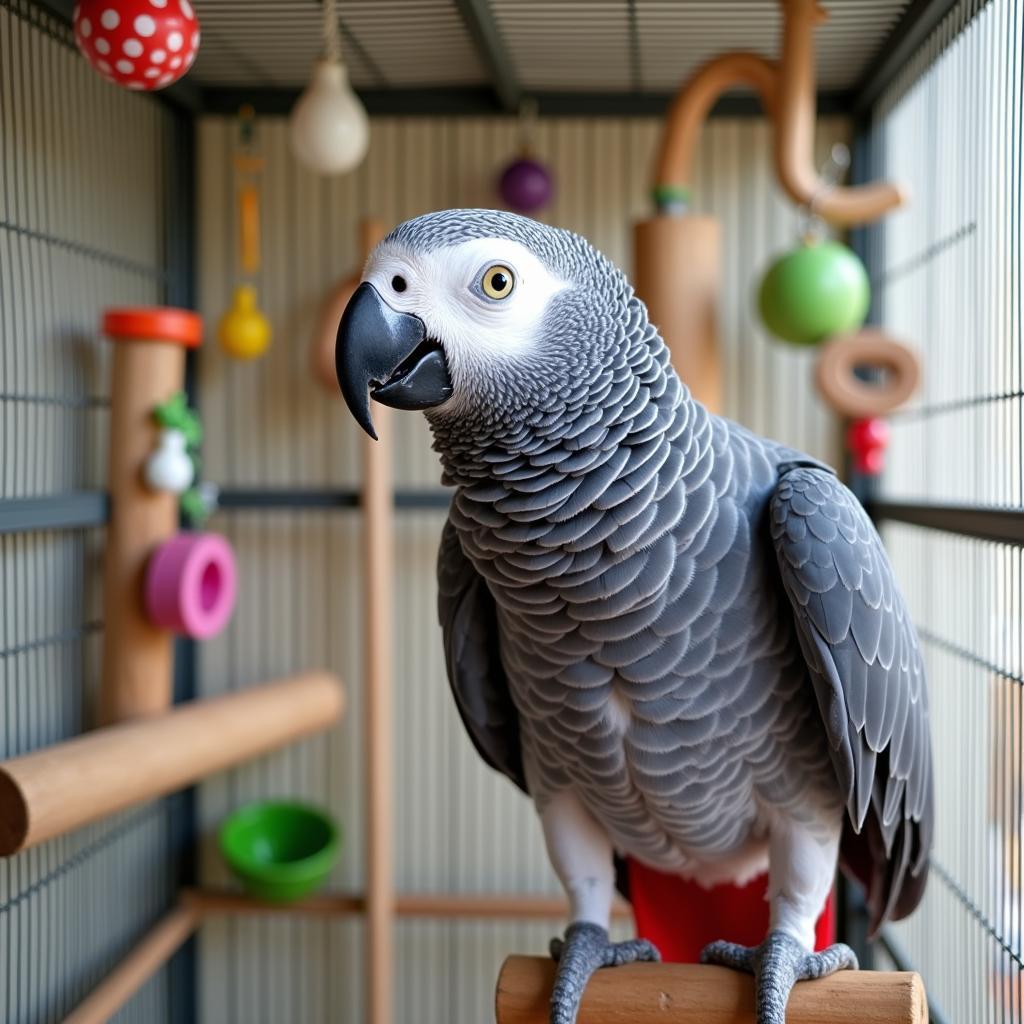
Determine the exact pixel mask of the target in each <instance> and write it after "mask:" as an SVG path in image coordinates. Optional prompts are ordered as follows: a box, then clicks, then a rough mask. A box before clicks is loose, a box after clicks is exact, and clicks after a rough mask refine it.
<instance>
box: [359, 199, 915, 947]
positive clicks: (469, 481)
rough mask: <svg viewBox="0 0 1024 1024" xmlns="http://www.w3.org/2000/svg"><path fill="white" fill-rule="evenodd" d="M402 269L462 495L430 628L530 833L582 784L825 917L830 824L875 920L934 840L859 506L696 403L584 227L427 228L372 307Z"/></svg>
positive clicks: (656, 830)
mask: <svg viewBox="0 0 1024 1024" xmlns="http://www.w3.org/2000/svg"><path fill="white" fill-rule="evenodd" d="M503 254H505V255H503ZM491 261H494V263H495V264H500V265H501V266H503V267H505V266H506V265H507V267H510V268H515V267H516V266H517V264H519V265H521V267H528V268H529V272H528V273H522V274H521V275H520V277H519V280H518V283H517V285H516V288H515V291H514V292H512V293H511V294H510V296H509V298H508V300H507V301H506V302H503V303H501V304H499V305H498V306H495V307H494V308H491V307H490V306H488V305H487V304H486V302H485V301H484V300H483V299H480V298H479V296H478V295H477V294H476V292H474V291H472V290H467V282H468V281H470V279H474V280H478V277H477V276H476V275H478V274H479V273H480V271H481V268H482V267H484V266H488V265H493V264H491ZM396 268H397V269H396ZM452 268H455V269H452ZM399 270H400V271H401V272H402V274H403V277H405V278H407V279H408V283H409V288H408V289H405V290H403V293H402V294H401V295H397V296H391V297H390V299H389V301H393V302H394V304H395V308H396V309H400V310H402V311H403V312H406V313H411V314H413V315H416V316H421V317H422V318H423V321H424V323H425V324H426V325H427V328H428V329H429V331H430V332H431V335H430V336H431V338H432V340H435V341H436V342H437V344H438V345H439V346H440V347H441V348H442V349H443V351H444V354H445V357H446V358H447V360H448V362H449V364H450V369H451V377H452V382H453V391H452V397H451V399H450V401H446V402H445V403H443V404H440V405H437V406H433V407H430V408H428V409H427V412H426V415H427V419H428V422H429V424H430V427H431V430H432V432H433V437H434V447H435V449H436V450H437V452H438V454H439V455H440V458H441V465H442V481H443V482H444V483H445V484H446V485H449V486H451V487H453V488H454V495H453V499H452V503H451V507H450V511H449V520H448V523H447V525H446V527H445V531H444V534H443V538H442V543H441V552H440V556H439V561H438V576H439V583H440V597H439V609H440V616H441V623H442V627H443V632H444V647H445V656H446V660H447V665H448V675H449V680H450V683H451V687H452V691H453V693H454V695H455V699H456V703H457V705H458V709H459V712H460V714H461V716H462V719H463V721H464V723H465V725H466V728H467V730H468V731H469V734H470V736H471V738H472V740H473V742H474V744H475V745H476V747H477V749H478V751H479V752H480V754H481V755H482V756H483V758H484V759H485V760H486V761H487V763H488V764H490V765H492V766H493V767H495V768H497V769H498V770H499V771H502V772H504V774H506V775H507V776H509V778H511V779H512V780H513V781H514V782H515V783H516V784H517V785H519V786H520V787H521V788H523V789H528V790H529V792H530V795H531V797H532V798H533V799H534V801H535V802H536V804H537V807H538V809H539V810H540V812H541V815H542V817H543V816H544V814H545V808H550V807H552V806H553V805H556V804H557V801H558V799H559V798H560V797H561V796H562V795H564V794H565V793H566V792H571V794H572V795H573V797H574V799H576V800H577V801H579V803H580V804H581V805H582V810H583V811H585V812H586V813H587V814H588V815H590V816H591V817H592V818H593V819H594V821H595V822H597V823H598V824H599V826H600V830H601V833H602V834H603V835H604V836H605V837H606V838H607V841H608V842H609V843H610V844H611V845H612V846H613V847H615V848H616V849H617V850H619V851H621V852H623V853H626V854H629V855H630V856H631V857H633V858H635V859H637V860H639V861H642V862H644V863H645V864H647V865H649V866H652V867H654V868H657V869H659V870H662V871H669V872H679V873H682V874H685V875H688V876H689V877H694V878H698V879H699V880H700V881H702V882H705V883H706V884H716V882H718V881H725V880H737V879H740V878H743V879H749V878H751V877H753V876H754V875H755V874H757V873H759V872H761V871H763V870H764V868H765V867H766V866H767V860H768V858H769V849H768V847H769V845H770V843H769V838H770V837H771V836H772V835H773V834H774V832H773V830H774V829H775V828H776V827H778V828H779V829H780V830H786V829H788V830H790V833H789V834H791V835H797V836H798V837H799V842H801V843H803V844H804V846H803V853H804V854H806V856H807V857H809V858H810V859H811V861H813V862H814V864H815V865H816V867H815V872H814V873H815V877H814V879H813V887H812V888H813V892H812V893H811V894H810V895H808V896H807V899H808V900H809V901H811V902H813V901H815V900H817V899H818V896H819V894H820V899H821V900H822V901H823V900H824V898H825V894H826V893H827V891H828V889H829V887H830V886H831V883H832V878H833V874H834V870H835V863H836V855H837V854H836V851H837V847H838V846H839V843H840V834H841V833H843V836H842V855H843V859H844V862H845V864H846V866H847V868H848V869H849V870H850V871H851V872H852V873H853V874H854V875H855V876H856V877H857V878H859V879H861V880H862V881H863V882H864V883H865V884H866V886H867V888H868V893H869V901H870V905H871V909H872V919H873V924H875V925H877V924H878V922H879V921H881V920H883V919H884V918H886V917H887V916H902V915H904V914H906V913H908V912H909V911H910V910H911V909H912V908H913V906H914V905H915V904H916V903H917V901H918V900H919V899H920V896H921V892H922V890H923V886H924V881H925V877H926V875H927V858H928V853H929V849H930V844H931V832H932V805H931V799H932V797H931V768H930V756H931V755H930V747H929V738H928V713H927V700H926V692H925V681H924V672H923V668H922V663H921V655H920V651H919V649H918V646H917V640H916V637H915V635H914V631H913V627H912V626H911V624H910V621H909V619H908V617H907V611H906V608H905V605H904V603H903V599H902V598H901V597H900V595H899V592H898V590H897V589H896V585H895V581H894V579H893V574H892V570H891V568H890V566H889V563H888V561H887V559H886V557H885V553H884V551H883V549H882V546H881V542H880V541H879V539H878V536H877V534H876V533H875V532H874V530H873V528H872V526H871V524H870V522H869V520H868V518H867V516H866V514H865V513H864V511H863V509H861V508H860V506H859V505H858V504H857V502H856V499H855V498H854V497H853V496H852V495H851V494H850V493H849V491H847V490H846V489H845V488H844V487H843V486H842V484H841V483H840V482H839V481H838V479H837V478H836V477H835V476H834V475H833V474H832V473H831V471H830V470H828V468H827V467H824V466H822V465H820V464H818V463H815V462H814V460H812V459H810V458H809V457H807V456H805V455H802V454H801V453H799V452H795V451H793V450H791V449H789V448H786V447H784V446H783V445H780V444H777V443H775V442H772V441H769V440H766V439H764V438H760V437H757V436H756V435H754V434H753V433H751V432H750V431H748V430H746V429H745V428H743V427H741V426H739V425H738V424H736V423H732V422H730V421H729V420H726V419H723V418H721V417H718V416H714V415H712V414H711V413H710V412H709V411H708V410H707V409H706V408H704V406H702V405H701V404H700V403H699V402H697V401H695V400H694V398H693V397H692V396H691V395H690V393H689V391H688V390H687V388H686V386H685V384H684V383H683V382H682V381H680V379H679V377H678V376H677V375H676V373H675V372H674V371H673V369H672V367H671V365H670V361H669V352H668V348H667V347H666V345H665V343H664V341H663V339H662V338H661V337H660V335H659V334H658V331H657V329H656V328H655V327H654V326H653V325H652V324H651V323H650V322H649V320H648V317H647V311H646V308H645V307H644V305H643V303H642V302H640V301H639V300H638V299H637V297H636V296H635V295H634V293H633V290H632V288H631V287H630V286H629V283H628V282H627V280H626V279H625V277H624V275H623V274H622V273H621V271H620V270H619V269H618V268H617V267H615V266H614V264H612V263H611V262H610V261H609V260H607V259H606V258H605V257H603V256H602V255H601V254H600V253H599V252H597V251H596V250H595V249H593V248H592V247H591V246H590V245H589V244H588V243H587V242H586V241H585V240H584V239H582V238H580V237H579V236H578V235H574V234H572V233H570V232H566V231H562V230H559V229H557V228H552V227H549V226H547V225H544V224H541V223H538V222H536V221H532V220H530V219H528V218H524V217H518V216H515V215H513V214H508V213H502V212H500V211H482V210H455V211H443V212H440V213H436V214H428V215H426V216H424V217H419V218H416V219H415V220H412V221H409V222H406V223H405V224H402V225H399V226H398V227H397V228H396V229H395V230H394V231H393V232H392V233H391V235H389V236H388V238H387V239H385V241H384V242H383V243H382V245H381V247H380V250H379V254H378V256H376V257H371V259H370V261H369V263H368V265H367V272H366V275H367V281H369V282H370V283H372V284H373V286H374V287H375V288H379V289H380V291H381V294H388V289H389V287H390V281H391V280H392V275H393V274H396V273H398V272H399ZM681 272H685V270H683V271H681ZM417 275H419V276H420V277H421V282H420V283H419V284H418V283H417V280H416V277H417ZM417 287H418V288H419V290H418V291H417ZM531 289H532V290H531ZM517 303H518V305H517ZM510 324H511V325H512V326H511V327H509V326H508V325H510ZM844 816H845V818H846V819H848V820H847V826H846V828H845V832H844V830H843V822H844ZM794 841H797V840H794ZM774 874H775V865H774V864H773V875H774ZM797 881H799V879H798V880H797ZM804 923H805V924H807V926H808V927H809V928H812V929H813V919H812V920H811V921H810V922H809V923H807V922H804Z"/></svg>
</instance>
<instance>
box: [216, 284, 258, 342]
mask: <svg viewBox="0 0 1024 1024" xmlns="http://www.w3.org/2000/svg"><path fill="white" fill-rule="evenodd" d="M217 340H218V341H219V342H220V347H221V348H222V349H224V351H225V352H227V354H228V355H229V356H234V357H235V359H256V358H257V357H258V356H261V355H263V353H264V352H265V351H266V349H267V346H268V345H269V344H270V321H269V320H268V319H267V318H266V317H265V316H264V315H263V313H262V312H261V311H260V309H259V307H258V306H257V305H256V289H255V288H253V287H252V285H249V284H243V285H239V286H238V287H237V288H236V289H235V294H234V298H233V299H232V301H231V308H230V309H229V310H228V311H227V312H226V313H225V314H224V315H223V316H222V317H221V319H220V323H219V324H218V325H217Z"/></svg>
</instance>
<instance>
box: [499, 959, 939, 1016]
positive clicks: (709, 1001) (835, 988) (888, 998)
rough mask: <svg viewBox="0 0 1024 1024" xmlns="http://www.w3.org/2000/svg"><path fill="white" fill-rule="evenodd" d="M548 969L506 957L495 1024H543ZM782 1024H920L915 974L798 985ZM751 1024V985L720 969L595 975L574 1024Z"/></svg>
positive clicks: (678, 967) (924, 1009)
mask: <svg viewBox="0 0 1024 1024" xmlns="http://www.w3.org/2000/svg"><path fill="white" fill-rule="evenodd" d="M554 978H555V965H554V963H552V961H551V960H549V959H547V958H545V957H527V956H510V957H509V958H508V959H507V960H506V961H505V964H504V966H503V967H502V969H501V974H500V975H499V976H498V990H497V993H496V997H495V1008H496V1020H497V1024H547V1022H548V1000H549V999H550V996H551V986H552V984H553V982H554ZM786 1020H787V1022H788V1024H927V1021H928V1003H927V1000H926V999H925V994H924V985H923V984H922V982H921V976H920V975H918V974H911V973H902V972H895V971H893V972H890V971H884V972H883V971H839V972H838V973H837V974H833V975H831V976H830V977H828V978H821V979H819V980H818V981H806V982H800V983H799V984H798V985H797V986H796V988H794V989H793V993H792V995H791V996H790V997H789V1007H788V1009H787V1011H786ZM666 1021H672V1024H754V985H753V980H752V979H751V978H750V977H749V976H747V975H743V974H739V973H738V972H736V971H730V970H728V969H726V968H724V967H705V966H699V965H697V964H629V965H627V966H625V967H615V968H611V969H608V970H603V971H598V972H597V973H596V974H595V975H594V977H593V978H591V979H590V982H589V984H588V985H587V991H586V994H585V995H584V997H583V1005H582V1007H581V1008H580V1015H579V1024H665V1022H666Z"/></svg>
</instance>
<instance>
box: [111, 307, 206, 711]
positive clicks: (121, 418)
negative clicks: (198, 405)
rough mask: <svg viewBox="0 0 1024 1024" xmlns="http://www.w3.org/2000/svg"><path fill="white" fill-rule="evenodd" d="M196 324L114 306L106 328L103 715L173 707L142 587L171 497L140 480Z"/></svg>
mask: <svg viewBox="0 0 1024 1024" xmlns="http://www.w3.org/2000/svg"><path fill="white" fill-rule="evenodd" d="M202 330H203V322H202V320H201V319H200V318H199V317H198V316H197V315H196V314H195V313H190V312H188V311H187V310H184V309H165V308H155V309H148V308H145V309H112V310H108V311H107V312H106V314H105V315H104V318H103V331H104V333H105V334H106V335H107V336H108V337H110V338H111V339H113V340H114V341H115V342H116V344H115V346H114V359H113V372H112V376H111V384H110V406H111V408H110V459H109V468H108V477H109V488H110V505H111V512H110V525H109V527H108V528H107V542H106V563H105V578H104V584H103V621H104V626H105V628H104V630H103V676H102V680H101V686H100V720H101V721H102V722H103V724H105V725H106V724H110V723H112V722H121V721H124V720H125V719H129V718H137V717H139V716H142V715H156V714H159V713H160V712H161V711H164V710H165V709H166V708H167V707H168V706H169V705H170V703H171V692H172V678H173V664H174V663H173V644H174V637H173V635H172V634H171V633H168V632H167V631H166V630H164V629H161V628H160V627H159V626H155V625H154V624H153V623H152V622H150V620H149V617H148V616H147V614H146V610H145V608H144V606H143V600H142V585H143V576H144V574H145V568H146V563H147V561H148V560H149V557H150V555H152V554H153V552H154V551H155V550H156V548H158V547H159V546H160V545H161V544H162V543H163V542H164V541H165V540H168V539H170V538H171V537H172V536H174V534H175V532H176V531H177V529H178V497H177V495H175V494H171V493H169V492H167V491H157V490H153V489H152V488H151V487H148V486H147V485H146V483H145V482H144V480H143V477H142V469H143V466H144V465H145V462H146V459H147V458H148V457H149V455H150V454H151V453H152V451H153V448H154V445H155V443H156V439H157V432H158V431H157V426H156V423H155V422H154V419H153V412H154V410H155V409H156V407H157V406H158V405H160V404H161V403H163V402H166V401H167V400H168V399H169V398H171V397H172V396H173V395H174V394H175V393H176V392H178V391H180V390H181V389H182V387H183V386H184V381H185V350H186V349H187V348H193V347H195V346H196V345H198V344H199V342H200V339H201V338H202Z"/></svg>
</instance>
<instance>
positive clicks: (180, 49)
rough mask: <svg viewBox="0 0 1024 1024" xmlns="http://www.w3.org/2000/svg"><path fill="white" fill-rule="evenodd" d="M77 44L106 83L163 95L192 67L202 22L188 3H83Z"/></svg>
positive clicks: (156, 0)
mask: <svg viewBox="0 0 1024 1024" xmlns="http://www.w3.org/2000/svg"><path fill="white" fill-rule="evenodd" d="M74 27H75V42H76V43H77V44H78V49H79V50H81V51H82V53H83V54H84V55H85V58H86V60H88V61H89V63H90V64H91V65H92V66H93V67H94V68H95V69H96V70H97V71H98V72H99V73H100V74H101V75H102V76H103V77H104V78H105V79H106V80H107V81H108V82H113V83H114V84H115V85H120V86H123V87H124V88H126V89H147V90H152V89H163V88H164V87H165V86H168V85H170V84H171V83H172V82H176V81H177V80H178V79H179V78H181V76H182V75H183V74H185V72H186V71H188V69H189V68H190V67H191V66H192V62H193V61H194V60H195V59H196V52H197V51H198V49H199V20H198V19H197V18H196V12H195V11H194V10H193V9H192V5H191V4H190V3H189V0H79V2H78V3H77V4H75V12H74Z"/></svg>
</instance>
